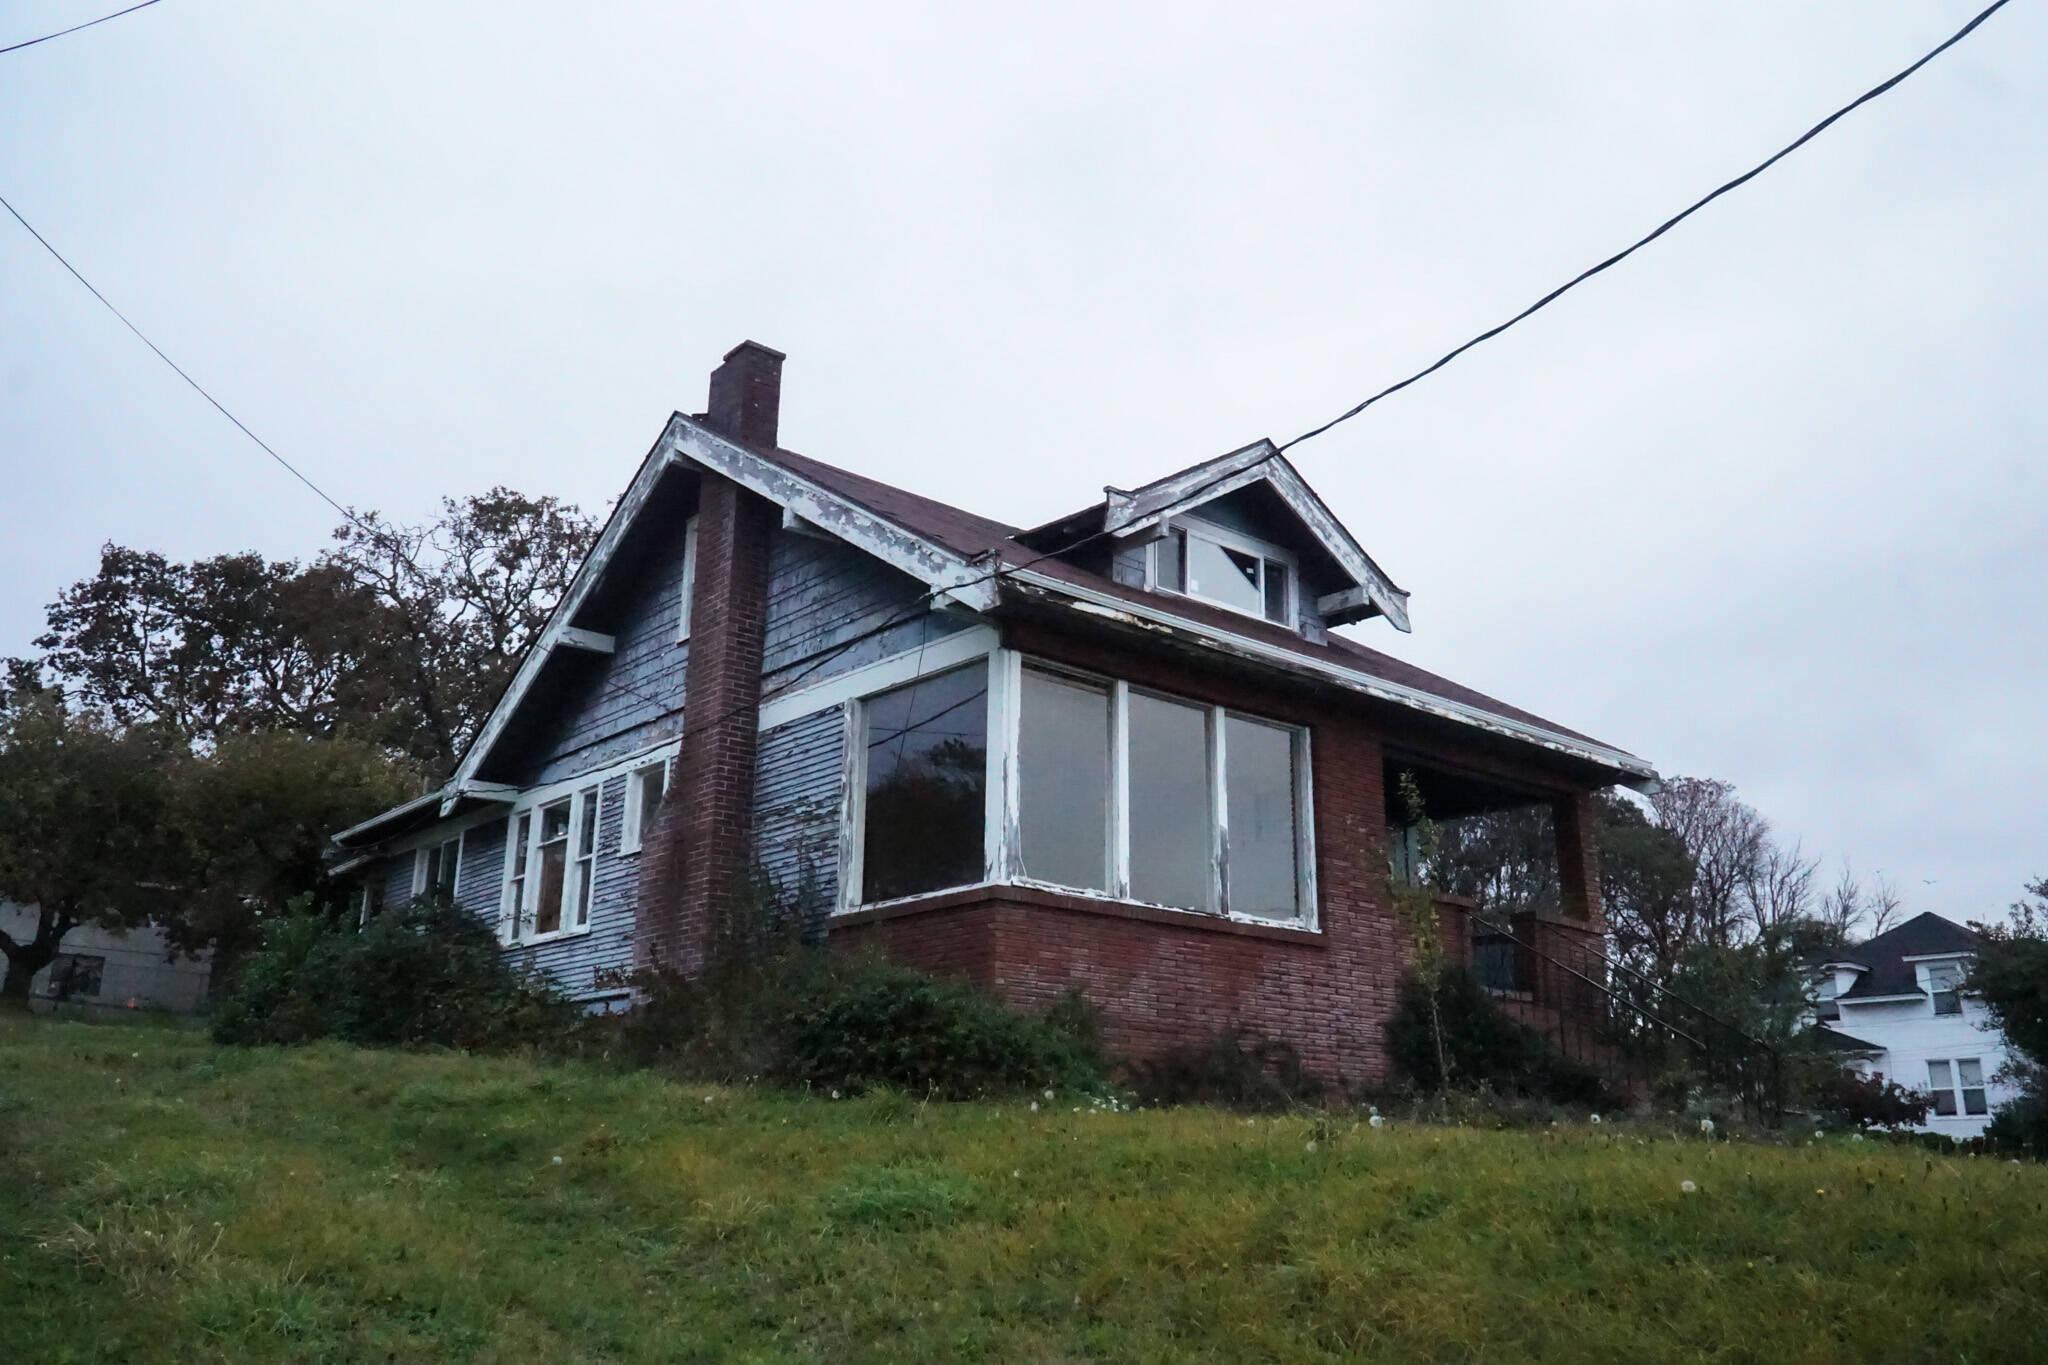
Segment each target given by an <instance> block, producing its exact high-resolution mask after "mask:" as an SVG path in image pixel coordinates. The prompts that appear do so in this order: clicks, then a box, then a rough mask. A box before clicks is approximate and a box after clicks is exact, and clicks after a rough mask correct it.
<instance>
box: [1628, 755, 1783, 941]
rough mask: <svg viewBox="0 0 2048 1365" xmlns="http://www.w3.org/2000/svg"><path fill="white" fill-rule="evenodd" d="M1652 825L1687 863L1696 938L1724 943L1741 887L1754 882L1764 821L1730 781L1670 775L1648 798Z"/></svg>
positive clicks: (1738, 913) (1739, 914)
mask: <svg viewBox="0 0 2048 1365" xmlns="http://www.w3.org/2000/svg"><path fill="white" fill-rule="evenodd" d="M1650 806H1651V809H1652V810H1653V811H1654V812H1655V813H1656V816H1657V824H1658V825H1659V826H1660V827H1661V828H1663V829H1667V830H1669V831H1671V833H1672V834H1674V835H1676V836H1677V837H1678V840H1679V842H1680V843H1682V844H1683V845H1684V846H1685V850H1686V852H1687V853H1688V854H1689V855H1690V856H1691V858H1692V861H1693V883H1692V897H1693V910H1694V914H1695V915H1696V917H1697V929H1698V935H1699V938H1700V940H1701V941H1703V942H1706V943H1711V944H1714V945H1717V946H1722V947H1725V946H1727V945H1728V944H1730V943H1732V942H1734V941H1735V938H1736V935H1737V934H1738V932H1739V931H1740V929H1741V925H1742V922H1743V919H1744V915H1743V910H1744V906H1743V902H1742V896H1743V889H1744V888H1745V887H1746V886H1748V885H1749V884H1750V883H1751V882H1752V881H1754V880H1755V878H1756V874H1757V862H1758V859H1759V858H1761V857H1762V856H1763V852H1764V846H1765V844H1766V842H1767V840H1768V839H1769V836H1770V825H1769V823H1768V822H1767V821H1765V819H1764V818H1763V817H1762V816H1761V815H1758V814H1757V813H1756V810H1755V809H1754V808H1753V807H1751V806H1750V805H1748V804H1747V803H1746V802H1744V801H1741V800H1739V799H1738V798H1737V797H1736V795H1735V788H1734V786H1733V785H1732V784H1730V783H1727V782H1722V781H1718V780H1716V779H1714V778H1706V777H1674V778H1672V779H1671V780H1670V781H1668V782H1666V783H1665V784H1664V788H1663V790H1662V791H1660V792H1658V793H1657V795H1655V796H1653V797H1651V798H1650Z"/></svg>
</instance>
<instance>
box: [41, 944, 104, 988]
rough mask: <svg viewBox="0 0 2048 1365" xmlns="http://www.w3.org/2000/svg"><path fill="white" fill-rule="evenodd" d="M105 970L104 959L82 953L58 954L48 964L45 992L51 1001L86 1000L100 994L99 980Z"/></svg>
mask: <svg viewBox="0 0 2048 1365" xmlns="http://www.w3.org/2000/svg"><path fill="white" fill-rule="evenodd" d="M106 970H107V960H106V959H105V958H104V957H88V956H86V955H84V954H82V953H59V954H57V956H56V957H55V958H54V959H53V960H52V961H51V963H50V975H49V978H48V985H47V986H45V988H44V989H45V990H46V991H47V993H48V994H49V997H50V998H51V999H52V1000H86V999H91V998H92V997H93V996H96V995H98V994H99V993H100V979H101V977H102V976H103V975H104V974H105V972H106Z"/></svg>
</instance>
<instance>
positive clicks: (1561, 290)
mask: <svg viewBox="0 0 2048 1365" xmlns="http://www.w3.org/2000/svg"><path fill="white" fill-rule="evenodd" d="M2007 3H2008V0H1994V3H1993V4H1991V5H1989V6H1986V7H1985V9H1984V10H1983V11H1982V12H1980V13H1979V14H1978V15H1977V17H1976V18H1974V19H1972V20H1970V22H1969V23H1967V24H1964V25H1963V26H1962V27H1961V28H1959V29H1957V30H1956V31H1955V32H1954V33H1953V34H1951V35H1950V36H1949V38H1948V40H1947V41H1946V42H1944V43H1942V44H1941V45H1940V46H1938V47H1936V48H1935V49H1934V50H1933V51H1931V52H1929V53H1928V54H1927V55H1926V56H1924V57H1922V58H1921V59H1920V60H1919V61H1917V62H1914V63H1913V64H1912V65H1911V66H1909V67H1907V68H1906V69H1905V70H1903V71H1901V72H1899V73H1898V74H1897V75H1896V76H1893V77H1892V78H1891V79H1890V80H1887V81H1884V82H1882V83H1880V84H1878V85H1873V86H1872V87H1870V89H1868V90H1866V91H1864V92H1863V93H1862V94H1860V95H1858V96H1857V97H1856V98H1855V99H1853V100H1850V101H1849V102H1848V103H1847V104H1845V105H1843V106H1842V107H1841V108H1839V109H1837V110H1835V112H1834V113H1832V114H1829V115H1828V116H1827V117H1826V118H1824V119H1822V120H1821V121H1820V122H1819V123H1816V124H1814V125H1813V127H1811V128H1808V129H1807V130H1806V131H1805V132H1803V133H1801V134H1800V135H1799V136H1798V137H1796V138H1794V139H1792V141H1790V142H1788V143H1787V144H1785V146H1783V147H1781V148H1779V149H1778V150H1777V151H1776V152H1774V153H1772V154H1771V155H1770V156H1768V157H1766V158H1765V159H1764V160H1762V161H1760V162H1758V163H1757V164H1756V165H1754V166H1752V167H1750V168H1749V169H1748V170H1746V171H1744V172H1743V173H1742V174H1741V175H1738V176H1736V177H1735V178H1734V179H1733V180H1730V181H1729V182H1727V183H1726V184H1724V185H1721V186H1718V187H1717V188H1715V189H1714V190H1712V191H1711V192H1709V193H1707V194H1705V195H1703V196H1701V197H1700V198H1699V199H1697V200H1695V201H1694V202H1693V203H1692V204H1690V205H1688V206H1687V207H1686V208H1685V209H1683V210H1682V211H1680V212H1678V213H1676V214H1674V215H1672V216H1671V217H1670V218H1667V219H1665V220H1664V221H1663V222H1662V223H1659V224H1658V225H1657V227H1656V228H1655V229H1654V230H1652V231H1651V232H1649V233H1648V234H1647V235H1645V236H1643V237H1640V238H1638V239H1637V240H1636V241H1634V242H1632V243H1630V244H1629V245H1628V246H1626V247H1623V248H1622V249H1621V250H1620V251H1617V252H1615V253H1614V254H1613V255H1612V256H1609V257H1608V258H1607V259H1606V260H1604V261H1602V262H1600V264H1598V265H1596V266H1593V267H1591V268H1590V269H1587V270H1582V271H1580V272H1579V273H1578V274H1577V275H1574V276H1573V277H1572V278H1571V279H1569V280H1567V281H1565V282H1564V283H1563V284H1561V285H1559V286H1558V287H1557V288H1555V289H1553V290H1551V291H1550V292H1549V293H1548V294H1545V295H1544V296H1543V297H1542V298H1540V299H1538V300H1536V302H1534V303H1532V304H1530V305H1529V306H1528V307H1527V308H1524V309H1523V310H1522V311H1521V312H1519V313H1517V314H1515V315H1514V316H1513V317H1511V318H1509V319H1508V320H1507V321H1506V322H1503V323H1501V324H1500V325H1499V326H1497V327H1490V328H1488V329H1487V330H1486V331H1484V332H1481V333H1480V334H1479V335H1478V336H1475V337H1473V338H1472V339H1471V340H1470V341H1467V342H1466V343H1464V344H1463V345H1462V346H1459V347H1457V348H1456V349H1455V350H1452V351H1450V352H1447V353H1446V354H1445V355H1444V356H1443V357H1442V358H1441V359H1439V360H1437V362H1436V363H1435V364H1433V365H1429V366H1426V367H1425V368H1423V369H1420V370H1417V371H1416V372H1415V373H1414V374H1411V375H1409V376H1408V377H1407V378H1406V379H1403V380H1402V381H1401V382H1400V383H1398V384H1389V385H1388V386H1387V387H1386V388H1384V389H1381V390H1380V391H1379V392H1378V393H1376V394H1374V395H1373V396H1372V397H1370V398H1368V399H1366V400H1365V401H1364V402H1362V403H1359V404H1357V405H1356V406H1354V407H1352V408H1349V409H1347V410H1346V411H1345V412H1344V413H1342V414H1341V415H1339V416H1337V417H1333V418H1331V419H1330V420H1329V421H1327V422H1325V423H1323V424H1322V425H1321V426H1319V427H1315V428H1312V429H1311V430H1308V431H1305V432H1303V433H1302V434H1301V435H1299V436H1297V437H1295V438H1294V439H1293V440H1291V441H1289V442H1288V443H1287V444H1286V445H1283V446H1280V447H1279V449H1280V450H1288V449H1291V448H1292V447H1294V446H1298V445H1300V444H1301V443H1302V442H1303V441H1306V440H1310V439H1311V438H1313V437H1317V436H1320V435H1322V434H1323V433H1324V432H1326V431H1328V430H1329V429H1330V428H1331V427H1334V426H1336V425H1338V424H1339V423H1342V422H1348V421H1350V420H1351V419H1352V418H1354V417H1356V416H1358V414H1359V413H1361V412H1364V411H1365V410H1366V409H1367V408H1369V407H1371V406H1372V405H1373V404H1375V403H1377V402H1379V401H1380V400H1381V399H1382V398H1386V397H1389V396H1391V395H1393V394H1397V393H1399V392H1400V391H1401V390H1403V389H1405V388H1407V387H1408V386H1409V385H1410V384H1413V383H1415V382H1416V381H1417V380H1419V379H1425V378H1427V377H1429V376H1430V375H1432V374H1435V373H1436V372H1437V371H1438V370H1441V369H1442V368H1443V367H1444V366H1446V365H1448V364H1450V363H1451V362H1452V361H1453V360H1456V359H1457V358H1458V357H1459V356H1461V355H1463V354H1465V352H1467V351H1469V350H1471V349H1472V348H1473V347H1474V346H1477V345H1479V344H1480V343H1481V342H1484V341H1491V340H1492V339H1493V338H1494V337H1497V336H1499V335H1500V334H1501V333H1502V332H1505V331H1507V330H1508V328H1510V327H1513V326H1514V325H1515V324H1516V323H1518V322H1520V321H1522V320H1523V319H1524V318H1527V317H1529V316H1531V315H1532V314H1535V313H1538V312H1541V311H1542V310H1543V309H1545V308H1547V307H1549V306H1550V305H1551V304H1552V303H1554V302H1555V301H1556V300H1558V299H1560V298H1562V297H1563V296H1564V295H1565V294H1567V293H1569V292H1570V291H1571V290H1573V289H1576V288H1578V287H1579V286H1580V285H1582V284H1584V283H1585V282H1586V281H1587V280H1590V279H1592V278H1593V277H1594V276H1595V275H1598V274H1600V273H1601V272H1602V271H1604V270H1607V269H1609V268H1611V267H1613V266H1616V265H1619V264H1621V262H1623V261H1625V260H1627V259H1628V258H1629V257H1630V256H1633V255H1635V253H1636V252H1638V251H1640V250H1642V249H1643V248H1644V247H1646V246H1648V245H1649V244H1650V243H1652V242H1654V241H1656V240H1657V239H1658V238H1659V237H1662V236H1663V235H1664V234H1665V233H1667V232H1669V231H1671V229H1673V228H1675V227H1677V226H1678V225H1679V224H1680V223H1682V222H1684V221H1685V220H1686V219H1688V218H1690V217H1692V216H1693V215H1694V214H1695V213H1698V212H1699V211H1700V210H1701V209H1703V208H1705V207H1706V206H1707V205H1709V204H1711V203H1713V202H1714V201H1715V200H1716V199H1719V198H1720V197H1721V196H1722V195H1724V194H1727V193H1728V192H1729V191H1730V190H1735V189H1739V188H1741V187H1742V186H1744V185H1746V184H1748V183H1749V182H1750V181H1752V180H1754V179H1756V178H1757V177H1758V176H1760V175H1762V174H1763V173H1764V172H1765V171H1767V170H1769V169H1770V168H1771V167H1773V166H1775V165H1777V164H1778V163H1779V162H1780V161H1783V160H1784V159H1785V158H1786V157H1788V156H1790V155H1792V153H1794V152H1796V151H1798V150H1799V149H1800V148H1801V147H1804V146H1805V145H1806V144H1807V143H1809V142H1811V141H1813V140H1814V139H1815V138H1816V137H1819V136H1820V135H1821V134H1822V133H1824V132H1826V131H1827V130H1828V129H1829V128H1831V127H1833V126H1834V124H1835V123H1836V122H1837V121H1838V120H1839V119H1841V118H1843V117H1844V116H1846V115H1848V114H1850V113H1852V112H1854V111H1855V110H1857V109H1860V108H1861V107H1862V106H1864V105H1866V104H1868V103H1870V102H1871V101H1872V100H1874V99H1876V98H1877V97H1878V96H1880V95H1882V94H1884V93H1885V92H1886V91H1887V90H1890V89H1891V88H1892V87H1893V86H1895V85H1897V84H1899V82H1901V81H1903V80H1905V79H1906V77H1908V76H1910V75H1912V74H1913V73H1914V72H1915V71H1918V70H1919V69H1920V68H1921V67H1923V66H1925V65H1927V64H1928V63H1929V62H1931V61H1933V60H1934V59H1935V58H1936V57H1939V56H1940V55H1941V54H1942V53H1944V52H1946V51H1948V50H1949V49H1950V48H1952V47H1954V46H1955V45H1956V44H1957V43H1960V42H1961V41H1962V40H1963V39H1965V38H1967V37H1969V36H1970V34H1971V33H1973V32H1975V31H1976V28H1977V26H1978V25H1979V24H1981V23H1983V22H1984V21H1985V20H1986V19H1989V18H1990V17H1991V16H1992V15H1994V14H1996V13H1998V11H2000V10H2002V9H2004V8H2005V7H2006V5H2007Z"/></svg>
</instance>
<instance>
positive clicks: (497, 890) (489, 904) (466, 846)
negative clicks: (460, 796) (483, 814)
mask: <svg viewBox="0 0 2048 1365" xmlns="http://www.w3.org/2000/svg"><path fill="white" fill-rule="evenodd" d="M504 892H505V821H503V820H491V821H488V822H486V823H484V824H481V825H476V826H473V827H472V828H471V829H470V830H469V832H468V833H467V834H464V835H463V836H462V866H461V870H460V871H459V872H458V873H457V875H456V878H455V903H456V904H457V905H460V906H461V907H462V908H463V909H465V910H467V911H469V912H470V913H471V914H472V915H475V916H477V917H478V918H480V919H482V920H483V922H484V923H486V924H488V925H490V926H491V927H492V928H494V929H495V928H496V927H497V925H498V920H499V919H500V918H501V916H502V913H503V912H502V901H501V897H502V896H503V895H504Z"/></svg>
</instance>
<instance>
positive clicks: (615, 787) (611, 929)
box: [499, 777, 640, 1000]
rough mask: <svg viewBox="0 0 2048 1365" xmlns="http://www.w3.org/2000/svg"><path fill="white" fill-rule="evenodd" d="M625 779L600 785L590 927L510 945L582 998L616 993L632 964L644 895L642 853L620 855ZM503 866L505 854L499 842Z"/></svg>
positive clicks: (531, 964)
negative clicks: (565, 935)
mask: <svg viewBox="0 0 2048 1365" xmlns="http://www.w3.org/2000/svg"><path fill="white" fill-rule="evenodd" d="M625 810H626V779H625V778H624V777H615V778H612V779H611V780H609V781H607V782H606V783H605V784H604V785H603V788H602V789H601V794H600V796H599V798H598V810H597V857H596V881H595V882H594V883H593V885H592V887H591V893H590V931H589V932H588V933H583V934H576V935H572V936H570V937H568V938H558V939H554V940H552V941H550V942H547V943H537V944H523V943H522V944H516V945H514V946H513V947H511V948H510V949H508V950H507V951H508V952H510V953H512V954H513V955H514V956H515V957H517V958H518V959H519V961H520V962H522V963H523V964H524V965H526V966H527V967H529V968H531V969H532V970H535V971H539V972H543V973H545V974H546V975H548V976H549V977H552V978H553V979H554V981H555V983H556V984H557V985H559V986H560V987H561V988H562V989H563V990H565V991H567V992H568V993H569V994H570V995H571V996H573V997H575V998H577V999H579V1000H589V999H591V998H592V997H596V996H604V995H615V994H618V993H619V992H620V990H621V988H622V983H623V981H624V978H625V976H626V975H627V974H628V973H630V972H631V971H632V970H633V927H634V913H635V910H636V909H637V903H638V898H639V875H640V856H639V855H638V854H629V855H621V854H620V852H619V835H620V833H621V831H622V829H623V826H624V822H625ZM500 849H501V852H500V857H499V869H500V874H501V876H502V872H503V867H504V860H503V854H502V843H501V845H500Z"/></svg>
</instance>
